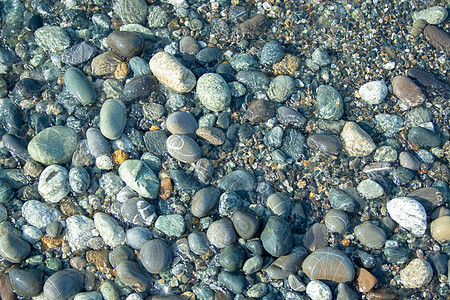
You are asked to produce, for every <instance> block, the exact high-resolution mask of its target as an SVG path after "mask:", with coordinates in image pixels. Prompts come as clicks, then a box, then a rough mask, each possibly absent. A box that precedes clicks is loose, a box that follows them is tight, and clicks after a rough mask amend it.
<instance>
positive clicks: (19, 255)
mask: <svg viewBox="0 0 450 300" xmlns="http://www.w3.org/2000/svg"><path fill="white" fill-rule="evenodd" d="M29 253H30V245H28V243H27V242H25V241H24V240H23V239H22V238H20V237H18V236H16V235H14V234H12V233H7V234H5V235H4V236H2V237H1V238H0V255H1V256H2V257H3V258H4V259H5V260H7V261H10V262H12V263H15V264H17V263H21V262H22V260H24V259H25V258H26V257H27V256H28V254H29Z"/></svg>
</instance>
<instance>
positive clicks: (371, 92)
mask: <svg viewBox="0 0 450 300" xmlns="http://www.w3.org/2000/svg"><path fill="white" fill-rule="evenodd" d="M387 94H388V88H387V86H386V84H385V83H384V82H383V81H371V82H368V83H366V84H364V85H363V86H361V87H360V88H359V95H360V96H361V98H362V99H363V100H364V101H366V102H367V103H368V104H373V105H376V104H380V103H381V102H383V100H384V98H386V96H387Z"/></svg>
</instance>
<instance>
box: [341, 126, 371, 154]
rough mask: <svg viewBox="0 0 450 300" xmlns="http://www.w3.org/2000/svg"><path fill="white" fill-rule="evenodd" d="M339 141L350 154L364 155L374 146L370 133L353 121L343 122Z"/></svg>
mask: <svg viewBox="0 0 450 300" xmlns="http://www.w3.org/2000/svg"><path fill="white" fill-rule="evenodd" d="M341 141H342V146H343V147H344V149H345V151H347V153H348V155H350V156H355V157H364V156H367V155H369V154H370V153H372V151H373V150H375V148H376V145H375V143H374V142H373V140H372V138H371V137H370V135H368V134H367V132H365V131H364V130H363V129H362V128H361V127H359V125H358V124H356V123H354V122H347V123H345V125H344V128H343V129H342V131H341Z"/></svg>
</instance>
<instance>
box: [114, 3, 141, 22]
mask: <svg viewBox="0 0 450 300" xmlns="http://www.w3.org/2000/svg"><path fill="white" fill-rule="evenodd" d="M114 12H115V13H116V14H117V15H118V16H119V17H120V19H121V20H122V22H123V24H144V21H145V20H146V17H147V14H148V9H147V3H146V2H145V0H118V1H116V2H115V5H114Z"/></svg>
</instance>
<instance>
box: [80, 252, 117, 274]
mask: <svg viewBox="0 0 450 300" xmlns="http://www.w3.org/2000/svg"><path fill="white" fill-rule="evenodd" d="M110 252H111V251H109V250H105V249H103V250H89V251H88V252H86V261H87V262H89V263H92V264H93V265H94V266H95V268H96V269H97V270H99V271H100V272H103V273H110V272H112V267H111V264H110V263H109V253H110Z"/></svg>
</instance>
